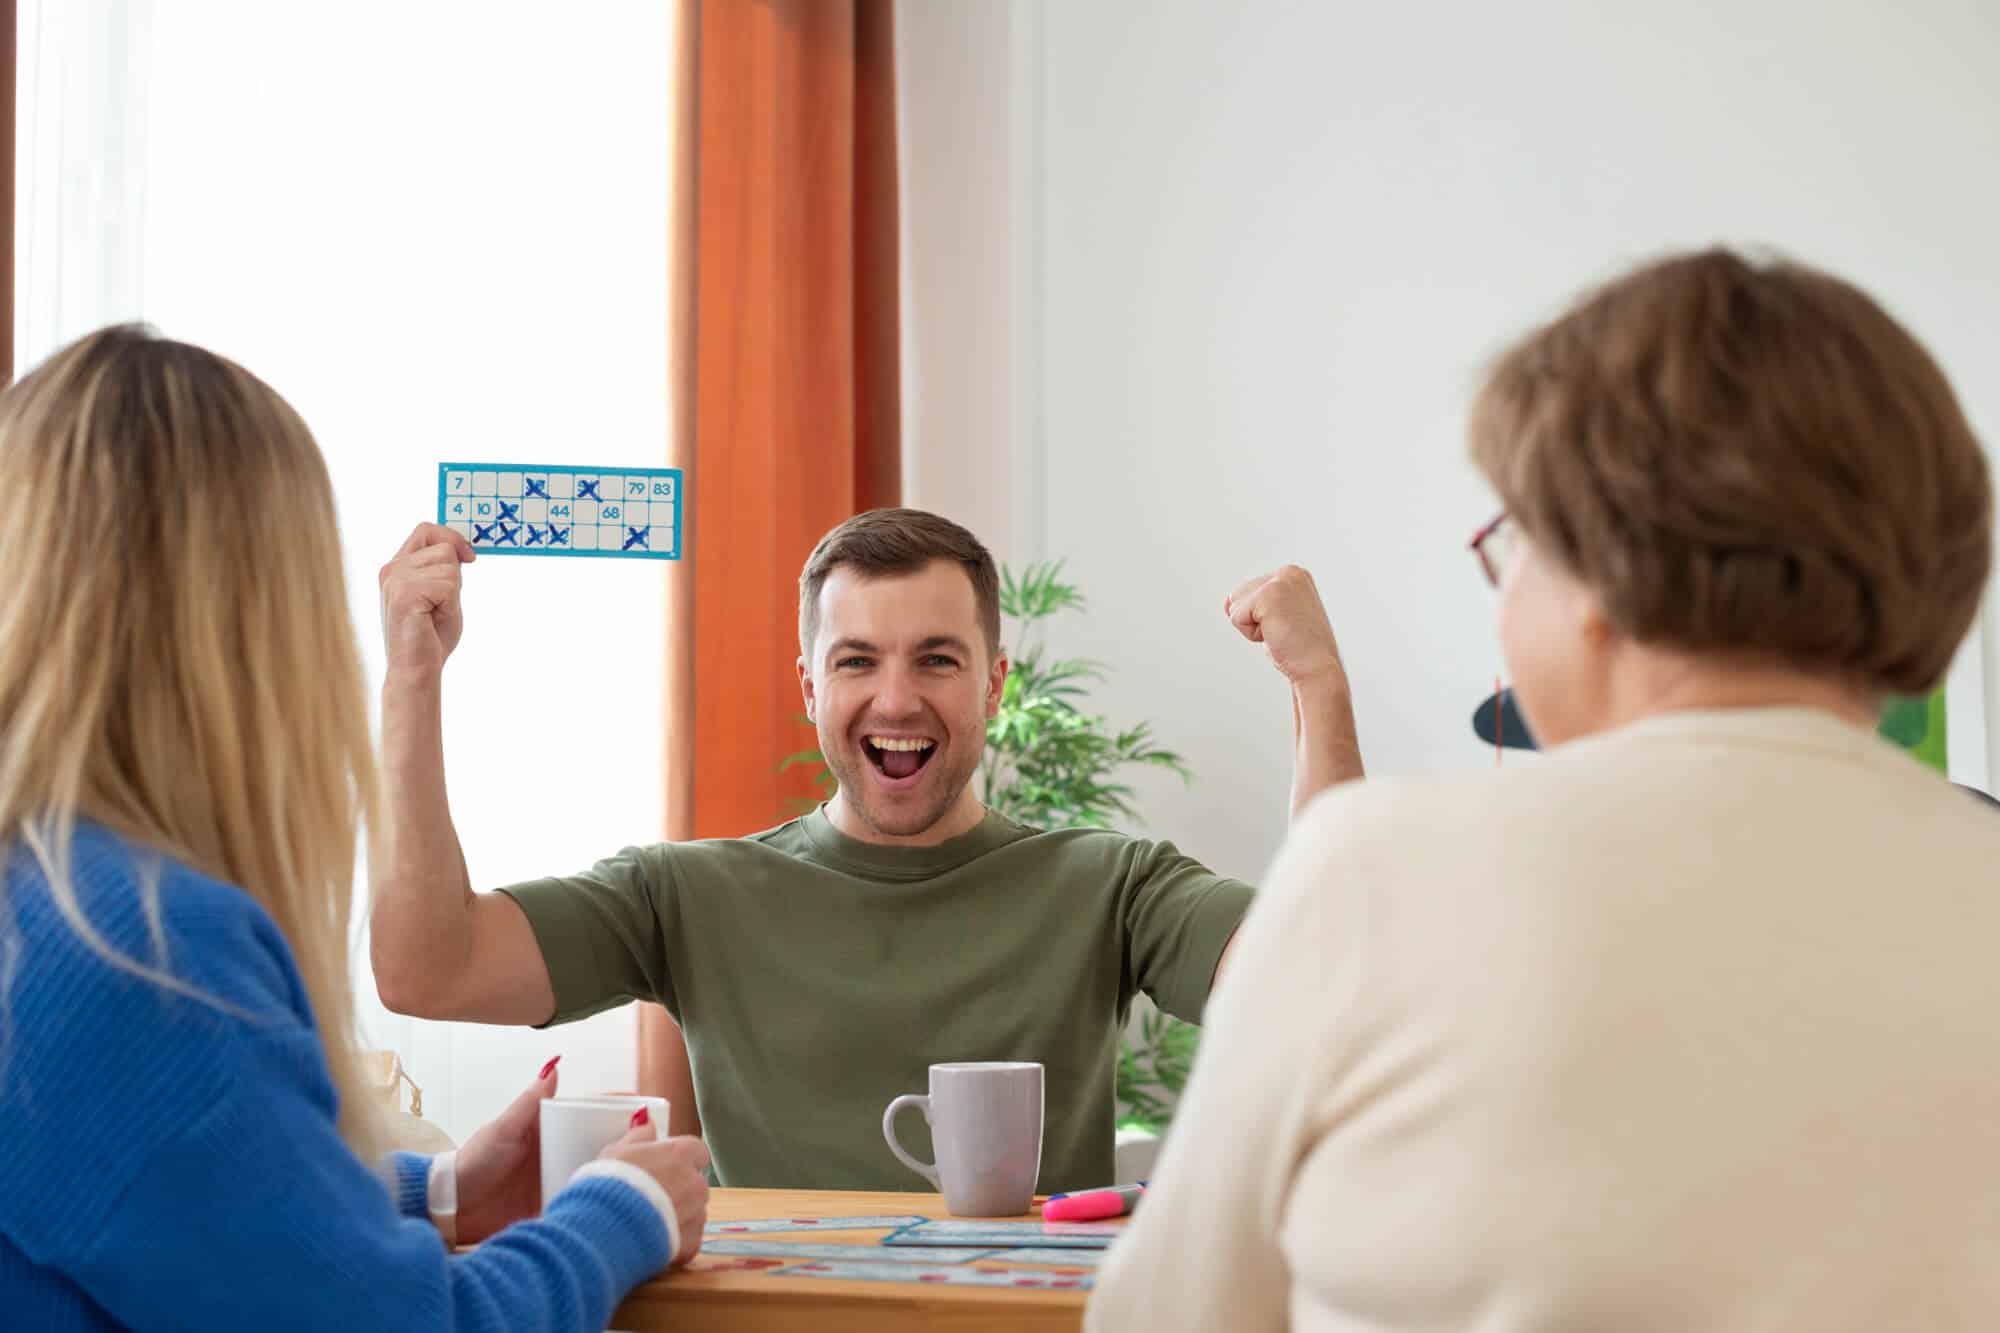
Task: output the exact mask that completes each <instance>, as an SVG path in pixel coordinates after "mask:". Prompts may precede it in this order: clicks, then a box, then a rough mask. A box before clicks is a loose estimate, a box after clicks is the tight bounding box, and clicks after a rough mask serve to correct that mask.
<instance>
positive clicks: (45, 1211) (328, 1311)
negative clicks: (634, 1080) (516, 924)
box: [0, 328, 707, 1333]
mask: <svg viewBox="0 0 2000 1333" xmlns="http://www.w3.org/2000/svg"><path fill="white" fill-rule="evenodd" d="M0 570H4V571H5V575H4V578H0V856H3V857H4V868H5V879H4V888H3V889H0V1310H4V1311H5V1312H6V1313H5V1322H6V1324H7V1326H8V1327H10V1328H12V1327H20V1328H33V1329H36V1330H70V1329H78V1330H82V1329H89V1330H100V1329H116V1328H133V1329H181V1328H186V1329H213V1328H225V1327H227V1328H284V1329H294V1330H298V1329H337V1330H340V1331H341V1333H356V1331H357V1330H361V1329H372V1328H395V1329H406V1330H419V1329H454V1330H461V1331H462V1330H469V1329H500V1328H505V1329H510V1330H519V1329H546V1330H558V1329H575V1330H583V1329H591V1330H595V1329H601V1328H603V1327H604V1324H605V1321H606V1319H607V1318H608V1317H609V1316H610V1314H611V1312H612V1310H613V1308H614V1307H615V1305H616V1303H617V1302H618V1301H619V1300H620V1299H621V1298H622V1297H623V1296H624V1294H625V1292H626V1291H627V1289H629V1288H630V1287H631V1286H632V1285H633V1284H634V1283H636V1282H638V1281H639V1280H641V1279H642V1278H644V1277H646V1276H648V1275H650V1274H652V1273H654V1272H656V1271H657V1270H659V1269H661V1268H663V1267H665V1266H666V1265H667V1264H668V1263H669V1262H670V1261H671V1260H673V1259H674V1258H675V1257H676V1256H678V1257H680V1258H682V1259H685V1258H686V1257H688V1256H690V1255H691V1254H692V1253H693V1252H694V1250H695V1249H696V1248H697V1247H698V1246H699V1244H700V1236H701V1229H702V1221H703V1218H704V1216H705V1211H706V1200H707V1187H706V1185H705V1184H704V1182H703V1179H702V1176H701V1172H702V1170H703V1169H704V1168H705V1166H706V1163H707V1156H706V1153H705V1152H704V1150H703V1149H702V1147H701V1145H700V1143H699V1142H698V1141H695V1140H660V1139H659V1138H658V1134H659V1133H660V1132H663V1131H660V1130H659V1129H658V1128H657V1127H653V1126H635V1128H634V1130H633V1132H632V1133H631V1134H630V1135H628V1136H627V1138H626V1139H625V1140H623V1141H622V1142H620V1143H618V1144H615V1145H613V1147H612V1148H610V1149H608V1150H607V1151H606V1154H605V1156H604V1157H603V1158H602V1159H601V1160H600V1161H598V1162H596V1163H593V1164H591V1165H590V1166H588V1167H586V1168H585V1169H584V1170H583V1171H582V1172H579V1173H578V1176H577V1178H576V1180H575V1181H574V1182H573V1183H572V1184H571V1185H570V1186H569V1187H568V1188H567V1189H565V1190H564V1191H562V1192H561V1193H560V1194H559V1195H557V1196H556V1197H555V1198H554V1199H553V1200H551V1201H550V1202H549V1205H548V1207H547V1209H546V1210H545V1212H544V1213H543V1215H542V1216H541V1217H540V1218H539V1219H535V1218H532V1217H531V1215H532V1214H533V1213H534V1212H535V1209H536V1204H537V1197H536V1196H537V1193H538V1187H537V1176H538V1163H537V1161H536V1152H535V1145H534V1123H535V1113H536V1102H537V1100H538V1099H539V1098H540V1097H542V1096H546V1095H548V1094H550V1093H552V1092H553V1091H554V1088H555V1071H554V1068H553V1062H551V1067H550V1068H548V1069H544V1070H543V1071H542V1075H541V1077H539V1078H538V1079H537V1080H536V1081H535V1082H534V1084H533V1085H532V1086H531V1087H530V1088H529V1089H528V1090H527V1092H525V1093H524V1094H523V1095H522V1097H521V1099H520V1100H519V1101H517V1102H516V1103H515V1105H514V1106H513V1107H511V1108H510V1109H509V1110H508V1112H507V1113H506V1114H505V1115H503V1116H502V1118H501V1119H500V1120H499V1121H497V1122H495V1124H493V1125H491V1126H488V1127H487V1128H486V1129H484V1130H482V1131H480V1132H479V1133H478V1134H476V1135H475V1136H473V1138H472V1139H471V1140H469V1141H468V1142H467V1144H466V1146H465V1148H464V1149H462V1150H461V1151H460V1152H459V1153H457V1154H456V1157H455V1160H454V1159H441V1160H439V1161H437V1162H432V1161H430V1160H429V1159H424V1158H418V1157H412V1156H409V1155H407V1154H398V1155H396V1156H395V1158H394V1159H393V1169H392V1171H391V1173H390V1174H391V1176H392V1184H391V1186H390V1187H389V1188H385V1182H384V1179H383V1177H382V1176H380V1175H378V1174H377V1173H376V1172H377V1170H378V1168H377V1167H376V1166H375V1165H374V1164H375V1163H376V1161H377V1152H376V1149H377V1142H376V1133H375V1127H374V1126H373V1125H372V1124H371V1123H370V1105H371V1098H370V1097H369V1096H368V1094H367V1091H366V1089H365V1087H364V1085H363V1083H362V1082H361V1080H360V1079H359V1078H358V1065H357V1057H356V1050H355V1039H354V1033H353V1028H352V1020H351V1017H350V1011H351V1005H350V995H349V983H348V977H349V971H348V949H347V931H348V926H349V919H350V914H349V908H350V884H351V881H352V878H353V872H354V853H355V840H356V835H357V826H358V825H359V823H360V822H361V821H362V818H363V816H364V814H365V812H366V811H367V810H368V807H369V805H370V803H371V801H372V798H373V793H374V770H373V764H372V761H371V755H370V750H369V739H368V725H367V714H366V706H365V703H364V697H363V693H362V683H361V668H360V663H359V660H358V657H357V654H356V649H355V643H354V637H353V630H352V627H351V625H350V624H349V622H348V619H347V615H346V610H345V608H346V605H347V598H346V593H345V591H344V589H343V587H342V578H341V564H340V547H339V540H338V537H337V536H336V533H335V525H334V509H333V495H332V489H331V487H330V485H329V483H328V479H327V473H326V467H325V464H324V462H323V460H322V459H321V457H320V454H319V450H318V448H317V447H316V446H315V445H314V443H313V440H312V437H311V435H310V434H308V432H307V431H306V428H305V426H304V424H303V423H301V421H300V420H299V418H298V417H297V416H296V415H295V414H294V413H293V411H292V410H291V408H290V407H289V406H287V405H286V404H285V402H284V401H283V400H282V399H280V398H279V397H278V395H277V394H276V393H274V392H272V391H271V389H269V388H268V387H266V386H265V385H264V384H263V383H262V382H260V381H259V380H257V379H256V378H255V377H254V376H252V375H250V374H249V373H248V372H246V371H244V370H243V369H242V368H240V367H238V366H236V365H234V364H232V363H230V362H228V361H225V360H223V359H221V358H219V357H216V356H214V355H211V354H210V353H208V352H205V351H202V350H201V349H199V348H196V347H190V346H187V345H185V344H182V343H175V342H170V341H166V340H164V339H160V338H157V337H154V336H152V335H151V334H149V333H148V332H146V331H145V330H142V329H137V328H113V329H107V330H104V331H102V332H100V333H96V334H93V335H91V336H90V337H87V338H85V339H83V340H82V341H81V342H78V343H76V344H73V345H72V346H70V347H68V348H66V349H64V350H63V351H61V352H59V353H57V354H56V355H55V356H54V357H52V358H51V359H50V360H49V361H48V362H47V363H46V364H45V365H43V366H42V367H40V368H39V369H38V370H36V371H35V372H34V373H33V374H31V375H29V376H27V377H26V378H25V379H23V380H22V381H20V382H19V383H17V384H15V385H14V386H13V387H11V388H9V389H8V390H7V391H6V392H5V393H4V394H0ZM454 1196H455V1198H454ZM433 1204H434V1205H435V1206H436V1213H435V1215H432V1212H431V1207H432V1205H433ZM443 1230H449V1231H452V1232H455V1236H454V1237H453V1238H455V1239H456V1240H458V1241H460V1242H465V1241H480V1240H483V1241H485V1244H483V1245H482V1246H480V1247H479V1248H478V1249H477V1250H475V1251H473V1252H471V1253H468V1254H463V1255H453V1254H451V1253H450V1252H449V1247H448V1245H447V1243H446V1240H447V1237H446V1236H445V1235H444V1234H441V1231H443Z"/></svg>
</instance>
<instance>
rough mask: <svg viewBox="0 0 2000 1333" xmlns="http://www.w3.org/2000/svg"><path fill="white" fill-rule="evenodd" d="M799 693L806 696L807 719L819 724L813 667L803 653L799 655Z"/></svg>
mask: <svg viewBox="0 0 2000 1333" xmlns="http://www.w3.org/2000/svg"><path fill="white" fill-rule="evenodd" d="M799 693H800V694H801V695H802V696H804V698H805V702H806V721H808V722H811V723H813V724H814V725H818V723H819V718H818V716H817V715H816V712H815V705H816V701H815V699H814V698H813V673H812V667H810V666H809V665H807V663H806V659H805V655H804V654H803V653H801V654H800V655H799Z"/></svg>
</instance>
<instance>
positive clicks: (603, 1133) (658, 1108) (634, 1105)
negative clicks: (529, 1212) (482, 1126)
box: [541, 1097, 668, 1208]
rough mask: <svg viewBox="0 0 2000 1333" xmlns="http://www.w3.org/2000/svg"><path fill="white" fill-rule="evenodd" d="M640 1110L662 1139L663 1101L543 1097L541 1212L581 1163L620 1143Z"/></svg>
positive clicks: (664, 1120)
mask: <svg viewBox="0 0 2000 1333" xmlns="http://www.w3.org/2000/svg"><path fill="white" fill-rule="evenodd" d="M642 1106H643V1107H645V1108H646V1112H647V1114H648V1116H650V1117H651V1119H652V1123H653V1134H654V1136H655V1137H657V1138H662V1139H664V1138H665V1137H667V1109H668V1108H667V1099H666V1098H664V1097H545V1098H543V1099H542V1111H541V1116H542V1118H541V1131H542V1206H543V1207H545V1208H546V1207H547V1206H548V1202H549V1200H550V1199H553V1198H555V1197H556V1195H557V1193H558V1192H560V1191H561V1189H562V1187H563V1186H565V1185H567V1184H569V1178H570V1177H571V1176H573V1175H575V1174H576V1171H577V1168H578V1167H580V1166H582V1165H583V1164H584V1163H585V1162H589V1161H594V1160H595V1159H596V1157H597V1154H599V1153H601V1152H603V1151H604V1150H605V1149H606V1148H607V1147H609V1146H610V1145H612V1144H614V1143H616V1142H618V1140H620V1139H622V1138H624V1137H625V1135H626V1134H627V1133H628V1132H630V1130H631V1128H632V1116H633V1114H634V1113H635V1112H637V1111H638V1109H639V1108H640V1107H642Z"/></svg>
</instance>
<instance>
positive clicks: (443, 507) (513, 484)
mask: <svg viewBox="0 0 2000 1333" xmlns="http://www.w3.org/2000/svg"><path fill="white" fill-rule="evenodd" d="M437 521H438V522H439V523H442V524H443V525H444V526H446V527H448V528H451V529H452V530H453V531H455V532H457V533H459V534H460V535H461V536H463V537H465V538H466V540H468V541H470V542H471V543H472V546H473V549H474V550H476V551H478V552H479V553H480V554H481V555H487V554H493V555H563V556H604V557H609V558H611V559H631V560H678V559H680V558H681V531H682V525H681V473H680V469H679V468H666V467H605V468H596V467H572V466H570V465H569V464H560V465H548V466H543V465H539V464H533V463H439V464H438V520H437Z"/></svg>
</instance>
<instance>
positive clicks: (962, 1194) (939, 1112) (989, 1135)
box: [882, 1061, 1042, 1217]
mask: <svg viewBox="0 0 2000 1333" xmlns="http://www.w3.org/2000/svg"><path fill="white" fill-rule="evenodd" d="M906 1106H915V1107H918V1108H920V1109H921V1110H922V1111H923V1113H924V1119H926V1120H928V1121H930V1123H931V1146H932V1147H934V1148H935V1149H936V1150H937V1161H936V1162H935V1163H932V1162H919V1161H918V1160H917V1159H916V1158H914V1157H912V1156H910V1154H909V1153H908V1152H906V1151H904V1149H903V1145H902V1144H900V1143H898V1142H897V1141H896V1113H897V1112H898V1111H901V1110H902V1109H903V1108H904V1107H906ZM882 1137H883V1138H885V1139H887V1140H888V1141H889V1151H890V1152H892V1153H894V1154H896V1160H897V1161H899V1162H901V1163H902V1164H903V1165H904V1166H907V1167H909V1168H910V1170H912V1171H914V1172H916V1173H917V1174H918V1175H920V1176H922V1177H923V1178H924V1179H925V1180H928V1181H930V1182H931V1184H932V1185H933V1186H934V1187H935V1188H936V1189H937V1190H938V1191H939V1192H940V1193H941V1194H943V1195H944V1206H945V1210H946V1211H947V1212H950V1213H952V1214H954V1215H956V1216H958V1217H1018V1216H1020V1215H1021V1214H1022V1213H1025V1212H1027V1211H1028V1209H1029V1206H1030V1205H1031V1204H1032V1203H1033V1202H1034V1198H1035V1181H1036V1180H1037V1178H1039V1177H1040V1175H1041V1173H1042V1067H1041V1066H1040V1065H1038V1064H1031V1063H1024V1062H1020V1061H1000V1062H982V1063H971V1064H947V1065H932V1066H931V1091H930V1095H929V1096H928V1097H926V1096H921V1095H919V1094H917V1093H905V1094H904V1095H903V1096H901V1097H898V1098H896V1100H895V1101H893V1102H890V1103H889V1108H888V1109H887V1110H886V1111H884V1112H883V1113H882Z"/></svg>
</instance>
